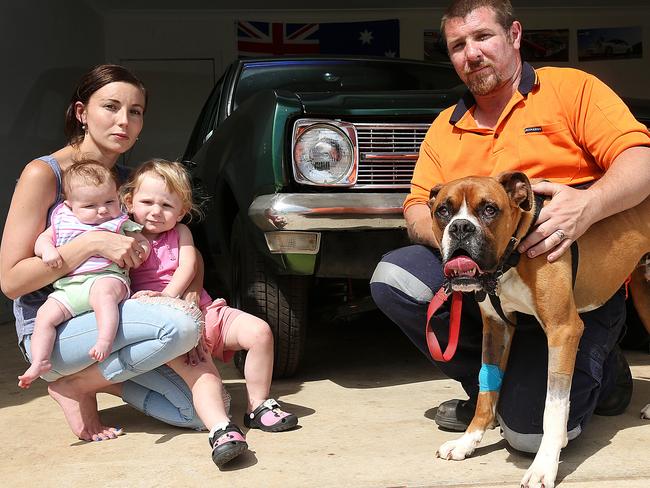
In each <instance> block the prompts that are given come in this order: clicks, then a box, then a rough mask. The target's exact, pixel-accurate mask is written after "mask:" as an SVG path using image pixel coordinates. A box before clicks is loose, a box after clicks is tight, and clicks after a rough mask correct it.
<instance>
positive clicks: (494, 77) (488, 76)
mask: <svg viewBox="0 0 650 488" xmlns="http://www.w3.org/2000/svg"><path fill="white" fill-rule="evenodd" d="M466 84H467V88H468V89H469V91H470V92H472V94H473V95H474V96H479V97H480V96H484V95H488V94H490V93H491V92H492V91H493V90H494V89H495V88H496V87H498V86H499V85H500V84H501V77H500V76H499V75H498V73H497V72H496V70H495V69H494V68H493V67H492V66H489V67H488V68H487V69H485V70H484V71H483V72H481V73H480V74H477V75H474V76H471V75H470V76H468V77H467V81H466Z"/></svg>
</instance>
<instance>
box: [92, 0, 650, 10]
mask: <svg viewBox="0 0 650 488" xmlns="http://www.w3.org/2000/svg"><path fill="white" fill-rule="evenodd" d="M85 1H86V3H88V4H89V5H90V6H91V7H92V8H94V9H95V10H97V11H98V12H101V13H106V12H111V11H116V10H350V9H373V10H377V9H385V8H386V9H394V8H395V0H328V1H327V2H305V1H304V0H272V1H269V0H229V1H217V0H183V1H182V2H179V1H178V0H85ZM448 3H449V1H448V0H400V2H399V8H400V9H410V8H442V7H445V6H447V5H448ZM513 4H514V6H515V9H516V8H520V7H521V8H525V7H535V8H540V7H541V8H560V7H585V8H594V7H610V8H614V7H616V8H620V7H647V6H648V0H618V1H616V0H545V1H544V2H540V1H539V0H514V1H513ZM270 5H272V7H271V6H270Z"/></svg>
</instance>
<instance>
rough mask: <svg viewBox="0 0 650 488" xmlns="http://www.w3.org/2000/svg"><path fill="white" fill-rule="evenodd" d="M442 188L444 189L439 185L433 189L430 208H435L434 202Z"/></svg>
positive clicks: (430, 195)
mask: <svg viewBox="0 0 650 488" xmlns="http://www.w3.org/2000/svg"><path fill="white" fill-rule="evenodd" d="M441 188H442V185H441V184H437V185H436V186H434V187H433V188H431V191H430V192H429V201H428V202H427V204H428V205H429V208H431V207H433V201H434V200H435V199H436V197H437V196H438V192H439V191H440V189H441Z"/></svg>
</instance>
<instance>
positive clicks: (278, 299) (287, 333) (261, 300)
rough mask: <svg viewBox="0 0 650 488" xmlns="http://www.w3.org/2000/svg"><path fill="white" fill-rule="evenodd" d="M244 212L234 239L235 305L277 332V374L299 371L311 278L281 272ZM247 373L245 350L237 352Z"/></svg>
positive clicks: (237, 359) (236, 224) (239, 364)
mask: <svg viewBox="0 0 650 488" xmlns="http://www.w3.org/2000/svg"><path fill="white" fill-rule="evenodd" d="M243 218H244V217H242V214H239V215H238V216H237V218H236V219H235V221H234V224H233V229H232V236H231V240H230V251H231V259H232V262H231V265H232V272H231V278H232V281H231V305H232V306H233V307H235V308H239V309H241V310H243V311H245V312H248V313H250V314H252V315H255V316H257V317H259V318H261V319H262V320H264V321H266V322H267V323H268V324H269V326H270V327H271V330H272V331H273V340H274V356H273V359H274V360H273V377H274V378H286V377H289V376H292V375H293V374H295V373H296V371H297V370H298V367H299V365H300V362H301V360H302V356H303V350H304V347H305V336H306V324H307V301H308V296H309V289H310V282H311V280H310V277H308V276H294V275H279V274H277V273H276V272H274V271H273V270H272V268H271V266H270V264H269V263H267V262H266V260H265V259H264V257H263V256H262V255H261V254H260V253H259V252H258V251H257V250H256V249H255V246H254V245H253V243H252V241H251V239H250V238H248V236H247V235H246V230H245V226H244V223H243ZM234 360H235V366H237V368H238V369H239V371H240V372H241V373H242V374H243V372H244V364H245V361H246V353H245V351H239V352H238V353H237V354H236V355H235V358H234Z"/></svg>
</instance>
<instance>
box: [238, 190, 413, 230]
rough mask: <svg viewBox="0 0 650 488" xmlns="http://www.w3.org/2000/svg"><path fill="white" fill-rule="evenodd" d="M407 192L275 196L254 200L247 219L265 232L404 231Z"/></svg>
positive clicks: (287, 194) (280, 194) (286, 194)
mask: <svg viewBox="0 0 650 488" xmlns="http://www.w3.org/2000/svg"><path fill="white" fill-rule="evenodd" d="M406 195H407V194H406V193H354V194H350V193H322V194H321V193H278V194H273V195H261V196H259V197H257V198H256V199H255V200H254V201H253V203H252V204H251V206H250V208H249V209H248V216H249V217H250V218H251V220H252V221H253V222H254V223H255V225H256V226H257V227H258V228H259V229H260V230H262V231H264V232H270V231H278V230H287V231H289V230H291V231H337V230H364V229H403V228H404V227H405V222H404V218H403V216H402V202H403V201H404V199H405V198H406Z"/></svg>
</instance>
